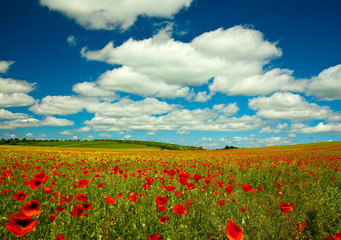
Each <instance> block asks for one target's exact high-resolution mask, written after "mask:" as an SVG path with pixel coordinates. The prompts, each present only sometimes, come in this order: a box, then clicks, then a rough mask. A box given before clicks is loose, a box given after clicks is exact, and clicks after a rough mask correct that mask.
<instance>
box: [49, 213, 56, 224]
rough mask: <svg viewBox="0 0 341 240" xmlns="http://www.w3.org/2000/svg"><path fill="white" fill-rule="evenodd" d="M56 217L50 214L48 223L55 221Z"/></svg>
mask: <svg viewBox="0 0 341 240" xmlns="http://www.w3.org/2000/svg"><path fill="white" fill-rule="evenodd" d="M56 217H57V215H56V214H55V213H51V217H50V219H49V220H50V221H51V222H53V221H54V220H55V219H56Z"/></svg>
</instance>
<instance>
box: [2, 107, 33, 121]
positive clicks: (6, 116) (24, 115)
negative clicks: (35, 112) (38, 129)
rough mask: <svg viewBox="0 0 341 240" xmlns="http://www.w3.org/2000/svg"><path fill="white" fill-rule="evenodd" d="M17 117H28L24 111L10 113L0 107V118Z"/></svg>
mask: <svg viewBox="0 0 341 240" xmlns="http://www.w3.org/2000/svg"><path fill="white" fill-rule="evenodd" d="M19 118H28V115H27V114H24V113H12V112H11V111H8V110H5V109H0V119H19Z"/></svg>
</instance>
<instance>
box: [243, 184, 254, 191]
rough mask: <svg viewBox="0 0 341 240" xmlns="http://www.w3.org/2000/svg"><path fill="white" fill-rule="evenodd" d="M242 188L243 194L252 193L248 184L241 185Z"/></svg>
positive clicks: (251, 188)
mask: <svg viewBox="0 0 341 240" xmlns="http://www.w3.org/2000/svg"><path fill="white" fill-rule="evenodd" d="M242 188H243V190H244V191H245V192H252V191H253V187H252V186H251V185H250V184H243V186H242Z"/></svg>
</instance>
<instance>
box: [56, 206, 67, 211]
mask: <svg viewBox="0 0 341 240" xmlns="http://www.w3.org/2000/svg"><path fill="white" fill-rule="evenodd" d="M64 210H65V208H63V207H62V206H58V207H57V208H56V212H62V211H64Z"/></svg>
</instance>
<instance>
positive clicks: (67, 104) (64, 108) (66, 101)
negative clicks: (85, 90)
mask: <svg viewBox="0 0 341 240" xmlns="http://www.w3.org/2000/svg"><path fill="white" fill-rule="evenodd" d="M88 103H89V100H87V99H83V98H79V97H72V96H46V97H44V98H43V99H42V100H41V101H36V102H35V103H34V105H33V106H31V107H30V108H29V110H30V111H32V112H34V113H35V114H39V115H68V114H75V113H78V112H80V111H82V110H83V108H84V107H85V106H86V105H87V104H88Z"/></svg>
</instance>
